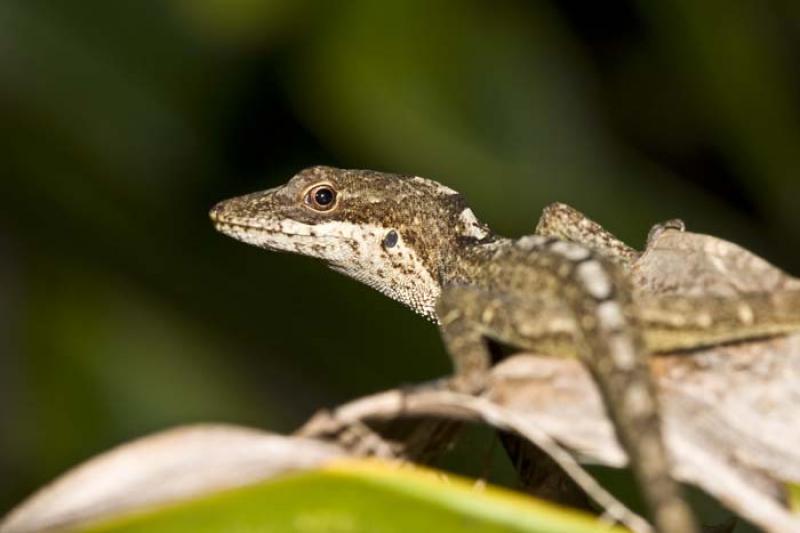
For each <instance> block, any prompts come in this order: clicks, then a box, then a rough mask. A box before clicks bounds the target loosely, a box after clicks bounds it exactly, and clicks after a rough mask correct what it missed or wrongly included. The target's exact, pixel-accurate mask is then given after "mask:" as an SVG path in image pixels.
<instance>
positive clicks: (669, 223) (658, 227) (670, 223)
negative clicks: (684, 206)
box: [647, 218, 686, 248]
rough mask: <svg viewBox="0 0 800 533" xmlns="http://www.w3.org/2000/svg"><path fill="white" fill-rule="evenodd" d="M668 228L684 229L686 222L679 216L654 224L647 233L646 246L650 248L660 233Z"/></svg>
mask: <svg viewBox="0 0 800 533" xmlns="http://www.w3.org/2000/svg"><path fill="white" fill-rule="evenodd" d="M668 230H675V231H686V223H684V221H683V220H681V219H679V218H671V219H669V220H665V221H664V222H660V223H658V224H654V225H653V227H652V228H650V231H649V232H648V234H647V248H650V245H652V244H653V242H654V241H655V240H656V239H657V238H658V237H660V236H661V234H662V233H664V232H665V231H668Z"/></svg>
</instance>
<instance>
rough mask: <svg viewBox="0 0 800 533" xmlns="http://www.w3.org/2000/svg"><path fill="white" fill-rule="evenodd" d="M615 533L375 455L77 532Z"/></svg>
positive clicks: (574, 515)
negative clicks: (359, 532) (411, 532)
mask: <svg viewBox="0 0 800 533" xmlns="http://www.w3.org/2000/svg"><path fill="white" fill-rule="evenodd" d="M466 530H468V531H470V532H494V531H497V532H500V531H519V532H529V533H545V532H547V533H593V532H600V531H603V532H607V533H608V532H614V533H622V532H624V531H627V530H624V529H621V528H619V527H615V528H609V526H608V524H607V523H602V522H599V521H598V520H597V519H596V518H595V517H592V516H590V515H588V514H584V513H581V512H578V511H575V510H572V509H567V508H562V507H559V506H556V505H552V504H549V503H546V502H542V501H539V500H536V499H533V498H529V497H526V496H523V495H520V494H517V493H514V492H511V491H508V490H504V489H501V488H497V487H491V486H490V487H485V488H481V489H479V488H475V484H474V482H472V481H469V480H466V479H462V478H457V477H454V476H451V475H448V474H445V473H443V472H437V471H435V470H429V469H425V468H420V467H411V466H408V465H405V466H398V465H397V464H394V463H387V462H382V461H376V460H346V461H336V462H334V463H331V464H330V465H328V466H326V467H324V468H321V469H318V470H312V471H307V472H302V473H296V474H289V475H285V476H281V477H279V478H276V479H273V480H269V481H266V482H261V483H257V484H254V485H250V486H246V487H241V488H238V489H233V490H226V491H222V492H219V493H214V494H210V495H205V496H202V497H198V498H196V499H193V500H189V501H185V502H180V503H175V504H170V505H166V506H163V507H159V508H156V509H152V510H150V511H147V512H140V513H135V514H129V515H125V516H121V517H117V518H112V519H109V520H106V521H103V522H100V523H97V524H95V525H92V526H90V527H85V528H82V529H80V531H84V532H87V533H89V532H91V533H101V532H102V533H112V532H113V533H123V532H124V533H127V532H133V531H148V532H153V533H173V532H189V531H191V532H197V533H204V532H221V533H226V532H230V533H234V532H235V533H241V532H261V531H263V532H278V531H297V532H309V533H312V532H323V531H324V532H351V531H376V532H382V533H384V532H385V533H393V532H398V533H399V532H403V533H405V532H408V531H437V532H448V531H466Z"/></svg>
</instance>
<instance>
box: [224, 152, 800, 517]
mask: <svg viewBox="0 0 800 533" xmlns="http://www.w3.org/2000/svg"><path fill="white" fill-rule="evenodd" d="M210 217H211V219H212V221H213V223H214V225H215V228H216V229H217V230H218V231H220V232H222V233H224V234H226V235H228V236H231V237H233V238H235V239H238V240H240V241H243V242H245V243H249V244H252V245H255V246H258V247H261V248H264V249H267V250H272V251H281V252H289V253H295V254H300V255H306V256H311V257H314V258H317V259H320V260H322V261H323V262H324V263H326V264H327V265H328V266H329V267H330V268H332V269H333V270H336V271H338V272H341V273H343V274H345V275H347V276H350V277H352V278H354V279H356V280H358V281H360V282H362V283H364V284H366V285H368V286H370V287H372V288H374V289H377V290H378V291H380V292H382V293H383V294H385V295H386V296H388V297H390V298H392V299H394V300H397V301H399V302H401V303H403V304H405V305H406V306H408V307H410V308H411V309H412V310H414V311H415V312H417V313H418V314H420V315H422V316H423V317H425V318H427V319H428V320H430V321H432V322H434V323H436V324H438V326H439V329H440V332H441V336H442V339H443V341H444V344H445V347H446V349H447V351H448V352H449V354H450V356H451V360H452V362H453V366H454V375H453V377H452V378H451V380H450V381H449V386H450V387H452V388H453V389H455V390H457V391H462V392H466V393H471V394H476V393H479V392H480V391H481V390H483V389H484V387H485V386H486V380H487V376H488V370H489V368H490V366H491V364H492V363H493V354H492V351H491V350H490V347H491V346H490V342H494V343H501V344H503V345H506V346H510V347H513V348H515V349H519V350H532V351H535V352H537V353H545V354H548V355H553V356H561V357H577V358H579V360H580V361H581V362H582V363H583V364H584V365H585V366H586V367H587V369H588V370H589V371H590V373H591V375H592V376H593V378H594V380H595V381H596V383H597V385H598V388H599V390H600V392H601V396H602V397H603V400H604V403H605V405H606V409H607V411H608V412H609V415H610V417H611V419H612V421H613V423H614V427H615V432H616V434H617V438H618V439H619V441H620V443H621V444H622V446H623V447H624V448H625V450H626V452H627V454H628V456H629V459H630V465H631V468H632V470H633V472H634V476H635V478H636V479H637V481H638V483H639V485H640V487H641V489H642V491H643V494H644V498H645V501H646V503H647V504H648V507H649V508H650V512H651V516H652V520H653V523H654V525H655V529H656V530H657V531H659V532H661V533H678V532H681V533H687V532H692V531H697V527H696V525H695V521H694V518H693V515H692V513H691V510H690V508H689V506H688V505H687V504H686V502H685V501H684V500H683V498H682V497H681V492H680V487H679V485H678V483H677V482H676V481H675V480H674V479H673V478H672V475H671V469H670V463H669V456H668V452H667V450H666V445H665V443H664V441H663V439H662V434H661V424H660V417H659V410H658V401H657V395H656V391H655V386H654V384H653V383H652V379H651V377H650V374H649V369H648V366H647V357H648V356H649V354H651V353H658V352H667V351H670V350H675V349H687V348H694V347H700V346H705V345H713V344H716V343H720V342H729V341H734V340H741V339H748V338H755V337H762V336H765V335H774V334H779V333H783V332H789V331H795V330H797V329H800V313H798V312H795V313H791V312H785V309H784V310H783V312H781V313H776V312H773V311H774V310H773V309H772V307H774V306H773V302H772V301H771V300H770V298H769V297H768V295H766V296H761V297H759V296H758V295H756V296H754V297H753V298H752V301H750V302H745V303H742V302H735V303H733V304H731V302H725V301H720V300H719V299H710V300H706V299H702V300H700V299H697V301H693V300H692V299H691V298H683V297H673V298H658V299H655V300H653V299H650V300H646V301H644V302H637V301H635V299H634V295H633V291H632V288H631V285H630V282H629V280H628V278H627V274H626V272H627V268H628V267H629V266H630V264H631V262H632V261H633V260H634V259H635V258H636V257H637V252H636V251H635V250H633V249H632V248H630V247H628V246H627V245H625V244H624V243H622V242H621V241H619V240H618V239H616V238H615V237H614V236H613V235H611V234H610V233H608V232H607V231H605V230H604V229H603V228H602V227H601V226H599V225H598V224H596V223H595V222H593V221H591V220H589V219H588V218H586V217H584V216H583V215H582V214H581V213H579V212H577V211H575V210H572V209H571V208H569V207H568V206H566V205H564V204H553V205H551V206H550V207H548V208H547V209H545V212H544V214H543V215H542V218H541V219H540V222H539V224H538V226H537V229H536V232H535V233H534V234H533V235H527V236H523V237H519V238H516V239H511V238H506V237H502V236H500V235H498V234H496V233H494V232H493V231H492V230H491V229H490V228H489V226H488V225H486V224H485V223H483V222H481V221H480V220H478V218H477V217H476V215H475V214H474V212H473V211H472V209H471V208H470V207H469V206H468V205H467V203H466V200H465V199H464V197H463V196H462V195H461V194H459V193H458V192H456V191H454V190H453V189H450V188H449V187H446V186H445V185H442V184H440V183H438V182H436V181H433V180H429V179H426V178H421V177H417V176H408V175H397V174H389V173H382V172H376V171H372V170H344V169H337V168H333V167H327V166H316V167H311V168H307V169H305V170H303V171H301V172H299V173H297V174H296V175H295V176H294V177H292V178H291V179H290V180H289V181H288V182H287V183H286V184H284V185H282V186H279V187H275V188H272V189H268V190H265V191H261V192H256V193H251V194H247V195H244V196H240V197H236V198H232V199H229V200H225V201H222V202H220V203H218V204H217V205H215V206H214V207H213V208H212V209H211V211H210ZM674 225H675V224H674V223H668V224H666V225H664V226H658V227H657V230H658V231H660V230H662V229H669V228H670V227H674ZM743 310H746V312H745V311H743Z"/></svg>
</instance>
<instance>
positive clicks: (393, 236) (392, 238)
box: [383, 230, 397, 248]
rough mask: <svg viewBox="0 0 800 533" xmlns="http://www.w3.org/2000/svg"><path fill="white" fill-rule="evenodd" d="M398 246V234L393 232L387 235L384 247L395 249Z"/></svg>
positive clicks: (384, 239)
mask: <svg viewBox="0 0 800 533" xmlns="http://www.w3.org/2000/svg"><path fill="white" fill-rule="evenodd" d="M396 244H397V232H396V231H395V230H391V231H390V232H389V233H387V234H386V237H384V238H383V245H384V246H385V247H386V248H394V247H395V245H396Z"/></svg>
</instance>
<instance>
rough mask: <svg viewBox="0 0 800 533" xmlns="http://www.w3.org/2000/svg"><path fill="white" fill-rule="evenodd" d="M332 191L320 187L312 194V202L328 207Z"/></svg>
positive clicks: (331, 199)
mask: <svg viewBox="0 0 800 533" xmlns="http://www.w3.org/2000/svg"><path fill="white" fill-rule="evenodd" d="M333 198H334V196H333V191H332V190H330V189H329V188H327V187H320V188H319V189H317V190H316V192H315V193H314V201H315V202H316V203H317V204H318V205H321V206H327V205H330V203H331V202H333Z"/></svg>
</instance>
